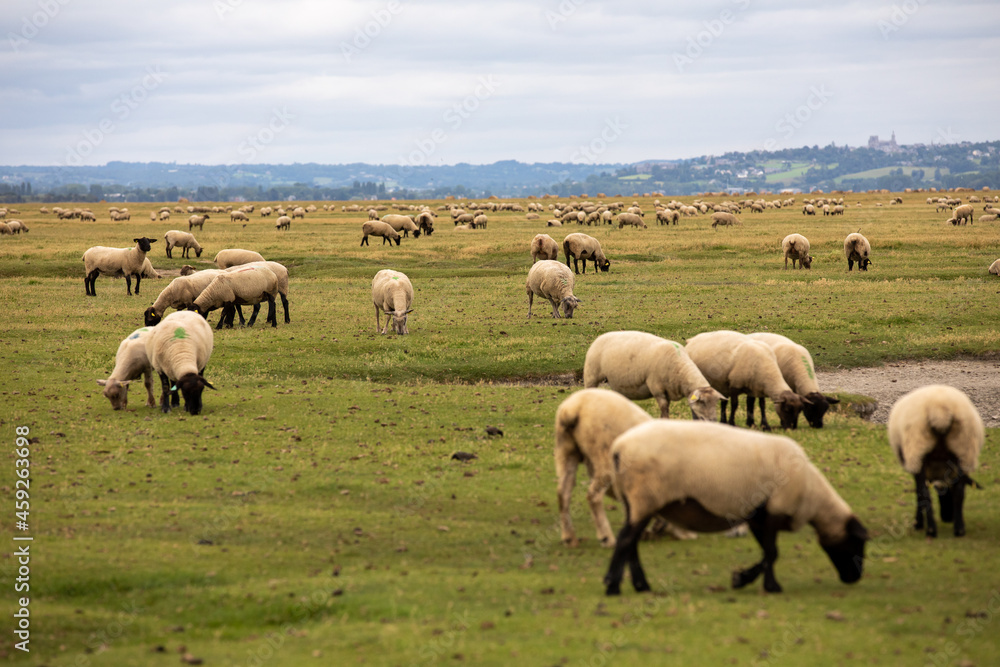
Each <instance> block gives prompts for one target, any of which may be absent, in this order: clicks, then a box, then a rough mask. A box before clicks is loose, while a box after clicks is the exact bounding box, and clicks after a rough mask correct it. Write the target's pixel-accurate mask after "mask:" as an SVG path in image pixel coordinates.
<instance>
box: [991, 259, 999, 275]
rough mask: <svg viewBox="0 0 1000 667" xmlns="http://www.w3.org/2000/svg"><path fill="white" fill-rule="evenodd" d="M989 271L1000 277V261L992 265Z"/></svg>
mask: <svg viewBox="0 0 1000 667" xmlns="http://www.w3.org/2000/svg"><path fill="white" fill-rule="evenodd" d="M989 271H990V273H992V274H993V275H994V276H1000V259H998V260H996V261H994V262H993V263H992V264H990V269H989Z"/></svg>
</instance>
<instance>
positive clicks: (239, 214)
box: [229, 211, 250, 222]
mask: <svg viewBox="0 0 1000 667" xmlns="http://www.w3.org/2000/svg"><path fill="white" fill-rule="evenodd" d="M249 220H250V218H249V217H248V216H247V214H246V213H245V212H243V211H232V212H230V214H229V222H237V221H242V222H248V221H249Z"/></svg>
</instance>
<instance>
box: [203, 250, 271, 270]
mask: <svg viewBox="0 0 1000 667" xmlns="http://www.w3.org/2000/svg"><path fill="white" fill-rule="evenodd" d="M213 261H214V262H215V265H216V266H217V267H219V268H220V269H228V268H229V267H232V266H240V265H241V264H250V263H251V262H263V261H266V260H265V259H264V258H263V256H261V254H260V253H259V252H254V251H253V250H243V249H242V248H226V249H225V250H220V251H219V252H218V254H217V255H216V256H215V259H214V260H213Z"/></svg>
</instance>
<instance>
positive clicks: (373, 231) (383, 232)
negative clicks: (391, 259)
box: [361, 220, 401, 246]
mask: <svg viewBox="0 0 1000 667" xmlns="http://www.w3.org/2000/svg"><path fill="white" fill-rule="evenodd" d="M361 233H362V234H363V236H362V237H361V245H369V243H368V237H369V236H381V237H382V245H385V243H386V241H388V242H389V245H390V246H391V245H392V242H393V241H395V242H396V245H397V246H398V245H399V241H400V238H401V237H400V236H399V232H397V231H396V230H395V229H393V228H392V225H390V224H389V223H386V222H382V221H381V220H369V221H368V222H366V223H365V224H363V225H361Z"/></svg>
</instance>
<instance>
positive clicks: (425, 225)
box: [413, 211, 434, 236]
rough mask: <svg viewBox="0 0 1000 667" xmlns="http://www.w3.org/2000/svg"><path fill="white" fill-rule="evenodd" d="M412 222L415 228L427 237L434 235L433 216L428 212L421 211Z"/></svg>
mask: <svg viewBox="0 0 1000 667" xmlns="http://www.w3.org/2000/svg"><path fill="white" fill-rule="evenodd" d="M413 222H415V223H417V227H420V231H422V232H423V233H424V234H426V235H427V236H430V235H431V234H433V233H434V214H433V213H431V212H430V211H421V212H420V213H418V214H417V217H415V218H414V219H413Z"/></svg>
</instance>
